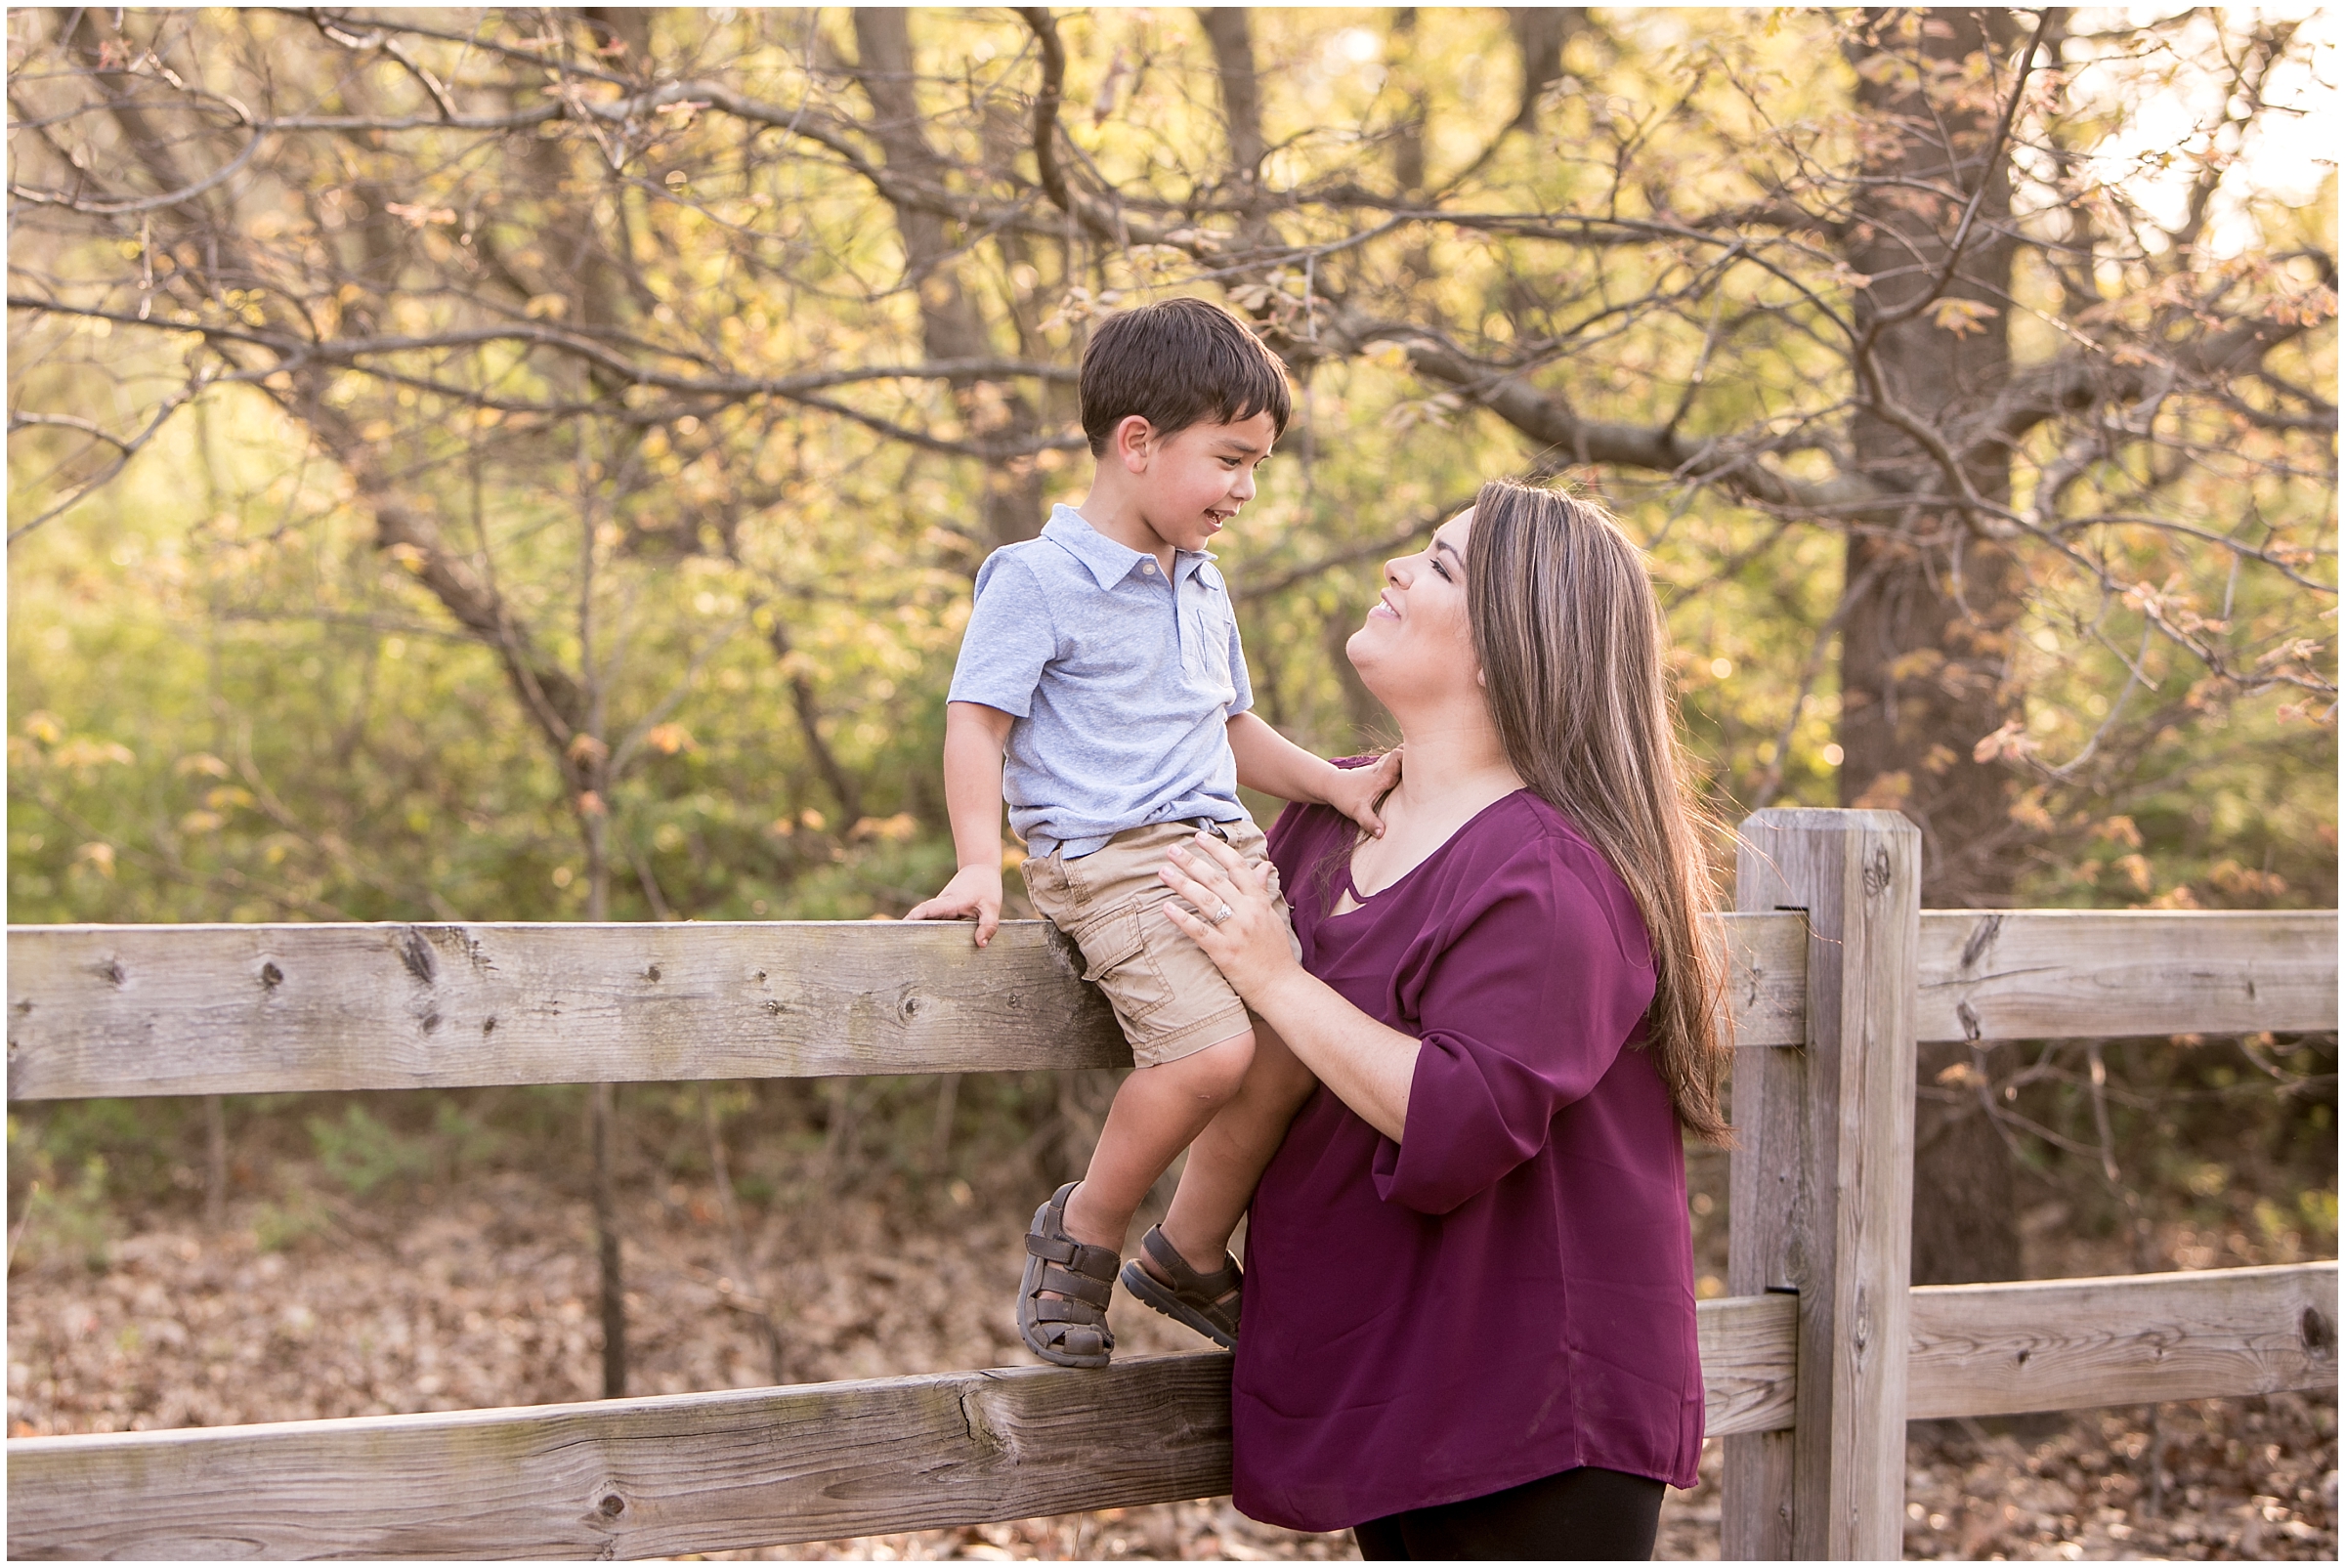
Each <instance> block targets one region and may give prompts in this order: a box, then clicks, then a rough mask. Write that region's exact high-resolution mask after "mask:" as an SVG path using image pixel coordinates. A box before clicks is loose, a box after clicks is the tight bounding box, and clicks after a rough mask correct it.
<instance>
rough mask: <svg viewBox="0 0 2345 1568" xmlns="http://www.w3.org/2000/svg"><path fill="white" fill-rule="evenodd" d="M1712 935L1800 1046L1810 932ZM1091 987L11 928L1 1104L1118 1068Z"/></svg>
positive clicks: (576, 947) (1748, 929)
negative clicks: (4, 1101)
mask: <svg viewBox="0 0 2345 1568" xmlns="http://www.w3.org/2000/svg"><path fill="white" fill-rule="evenodd" d="M1717 923H1718V927H1719V932H1720V938H1721V940H1723V942H1724V944H1725V948H1726V955H1727V975H1728V984H1727V1009H1728V1011H1729V1012H1730V1013H1731V1014H1732V1017H1733V1020H1734V1023H1735V1027H1736V1029H1737V1030H1738V1031H1739V1035H1740V1038H1741V1040H1742V1042H1743V1043H1744V1044H1746V1045H1791V1044H1796V1043H1798V1042H1799V1040H1800V1038H1801V1029H1802V1026H1803V1024H1804V1022H1805V1016H1806V1013H1805V996H1806V983H1807V982H1806V976H1807V954H1806V947H1805V940H1804V939H1805V931H1804V927H1803V926H1802V923H1801V920H1800V917H1799V916H1798V915H1796V914H1769V915H1757V916H1752V915H1726V916H1720V917H1718V922H1717ZM1082 973H1083V960H1082V957H1081V956H1080V954H1077V952H1076V950H1075V946H1074V944H1073V943H1071V942H1069V941H1068V940H1067V939H1066V938H1065V937H1063V936H1061V935H1060V934H1059V933H1058V932H1057V930H1056V929H1054V928H1053V927H1051V926H1049V925H1047V924H1045V923H1044V922H1043V921H1040V920H1009V921H1004V922H1003V923H1002V929H1001V932H1000V934H998V935H997V936H996V937H995V938H994V940H993V942H992V944H991V945H990V946H988V947H987V948H985V949H984V950H983V951H980V950H979V949H977V948H976V947H974V946H973V945H972V944H971V943H970V941H969V928H968V926H967V925H965V924H934V925H931V924H907V923H904V922H901V921H877V920H851V921H802V922H801V921H773V922H757V923H733V922H724V923H718V922H699V921H694V922H684V923H674V924H662V925H652V924H636V925H583V924H576V925H544V924H530V925H520V924H514V925H322V924H321V925H179V926H172V925H103V926H94V925H82V926H62V925H61V926H12V927H11V928H10V929H9V933H8V1094H9V1098H10V1099H12V1100H49V1099H76V1098H88V1097H93V1096H99V1095H140V1094H243V1093H282V1092H286V1091H289V1090H296V1089H407V1088H455V1087H462V1086H468V1085H475V1084H491V1083H580V1082H603V1081H609V1082H634V1081H677V1080H687V1079H742V1078H826V1077H837V1076H847V1075H864V1074H883V1073H982V1072H1007V1071H1017V1070H1021V1069H1028V1068H1078V1067H1120V1066H1121V1067H1129V1066H1130V1064H1131V1053H1130V1050H1129V1049H1128V1048H1127V1047H1126V1045H1125V1044H1124V1039H1123V1036H1122V1034H1121V1033H1120V1032H1119V1031H1118V1030H1117V1028H1116V1021H1115V1017H1114V1015H1113V1014H1112V1013H1111V1012H1110V1011H1109V1010H1108V1007H1107V1003H1106V1002H1105V1001H1104V1000H1102V999H1101V998H1100V996H1099V994H1098V992H1097V991H1095V990H1094V989H1092V988H1091V987H1089V986H1087V985H1085V984H1083V983H1082V980H1081V978H1080V977H1081V975H1082Z"/></svg>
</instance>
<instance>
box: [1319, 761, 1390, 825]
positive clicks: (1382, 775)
mask: <svg viewBox="0 0 2345 1568" xmlns="http://www.w3.org/2000/svg"><path fill="white" fill-rule="evenodd" d="M1398 783H1400V747H1398V746H1394V747H1393V748H1392V749H1391V750H1389V751H1387V752H1386V753H1385V754H1384V755H1383V756H1381V757H1379V758H1377V759H1376V760H1375V761H1374V762H1372V763H1370V764H1369V765H1368V766H1367V767H1365V768H1338V769H1337V770H1336V779H1335V783H1333V784H1329V785H1328V786H1327V803H1328V804H1329V805H1331V806H1333V807H1335V808H1336V810H1338V811H1340V812H1342V813H1343V815H1344V816H1346V817H1349V818H1350V819H1351V820H1352V821H1353V822H1355V823H1358V824H1359V825H1360V826H1362V827H1365V828H1367V829H1368V831H1369V834H1370V835H1371V836H1373V837H1376V838H1382V837H1384V836H1385V820H1384V818H1382V817H1380V816H1378V815H1377V814H1376V803H1377V802H1378V801H1379V800H1381V799H1383V798H1384V796H1385V793H1386V791H1387V790H1389V789H1390V788H1391V787H1392V786H1393V785H1394V784H1398Z"/></svg>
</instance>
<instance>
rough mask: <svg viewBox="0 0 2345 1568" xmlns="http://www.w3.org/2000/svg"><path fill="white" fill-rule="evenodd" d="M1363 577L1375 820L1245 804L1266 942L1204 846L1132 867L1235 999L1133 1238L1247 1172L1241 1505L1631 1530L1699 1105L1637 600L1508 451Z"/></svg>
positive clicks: (1431, 1536) (1458, 1542)
mask: <svg viewBox="0 0 2345 1568" xmlns="http://www.w3.org/2000/svg"><path fill="white" fill-rule="evenodd" d="M1385 575H1386V587H1385V590H1384V592H1383V594H1382V595H1381V596H1380V598H1379V600H1378V603H1377V604H1376V605H1375V606H1374V607H1373V608H1372V609H1371V610H1370V611H1369V613H1368V617H1367V620H1366V622H1365V624H1363V625H1362V626H1361V628H1360V629H1359V631H1357V632H1356V633H1354V634H1353V636H1352V638H1351V641H1350V643H1349V645H1348V649H1347V652H1348V653H1349V655H1350V657H1351V660H1352V663H1353V664H1354V665H1355V666H1356V667H1357V668H1358V670H1359V672H1360V675H1361V678H1362V679H1363V680H1365V681H1366V682H1367V684H1368V687H1369V689H1370V690H1371V691H1372V692H1374V693H1375V694H1376V696H1377V697H1378V699H1381V700H1382V701H1383V702H1384V703H1385V705H1386V707H1387V708H1388V709H1390V711H1391V713H1392V715H1393V717H1394V718H1395V719H1397V720H1398V721H1399V723H1400V729H1401V736H1402V754H1403V757H1404V759H1405V760H1404V763H1403V769H1402V777H1401V782H1400V784H1399V785H1398V786H1397V787H1396V788H1395V789H1394V790H1393V792H1392V793H1391V794H1390V795H1389V796H1388V797H1386V802H1385V804H1384V808H1383V810H1384V817H1385V822H1386V832H1385V836H1384V837H1383V838H1381V839H1371V838H1366V837H1364V836H1363V835H1361V834H1359V833H1358V832H1357V831H1356V829H1355V828H1354V827H1353V826H1352V825H1351V824H1349V823H1348V822H1345V821H1343V819H1341V818H1340V817H1337V816H1335V815H1334V814H1332V813H1329V812H1327V811H1325V810H1323V809H1320V808H1315V807H1312V808H1290V809H1289V811H1288V812H1287V814H1286V815H1285V816H1284V817H1282V818H1281V819H1280V821H1279V824H1278V826H1276V827H1275V828H1274V829H1273V830H1272V832H1271V835H1270V843H1271V852H1272V858H1273V860H1274V862H1275V864H1276V866H1277V868H1278V869H1279V872H1280V873H1281V875H1282V877H1283V878H1284V882H1285V886H1286V887H1287V889H1288V890H1289V891H1290V893H1291V894H1292V895H1293V897H1294V902H1295V911H1294V914H1295V929H1296V932H1297V934H1298V935H1299V936H1300V942H1301V947H1302V958H1301V961H1300V964H1299V963H1298V962H1297V961H1296V960H1295V958H1294V957H1293V955H1292V954H1291V953H1290V950H1289V948H1288V945H1287V941H1286V937H1285V934H1284V927H1283V925H1282V923H1281V922H1280V920H1279V917H1278V912H1277V911H1276V910H1275V908H1274V907H1273V905H1272V902H1271V898H1272V895H1271V894H1270V893H1269V892H1268V890H1267V887H1266V885H1265V884H1266V877H1265V876H1264V875H1262V874H1261V873H1259V872H1256V871H1251V870H1249V869H1246V867H1245V866H1244V863H1243V862H1242V861H1240V860H1239V859H1238V858H1237V857H1235V856H1233V855H1231V854H1230V853H1229V852H1228V851H1227V849H1226V847H1225V846H1222V845H1219V844H1215V843H1212V842H1211V841H1210V840H1203V839H1201V840H1200V841H1199V842H1198V843H1197V845H1196V847H1195V848H1194V849H1191V850H1187V851H1176V852H1175V858H1174V864H1172V866H1169V867H1168V868H1167V869H1166V870H1165V872H1164V875H1165V879H1166V880H1167V882H1169V883H1170V884H1171V885H1172V888H1173V890H1174V891H1175V892H1176V893H1178V894H1179V895H1180V896H1181V898H1182V899H1185V900H1186V901H1187V903H1188V904H1189V905H1190V906H1192V907H1193V908H1194V909H1195V910H1198V911H1211V913H1212V915H1213V917H1214V918H1213V919H1212V920H1211V921H1209V920H1208V919H1206V918H1202V917H1200V916H1199V915H1198V914H1196V913H1192V912H1190V911H1189V910H1184V909H1181V908H1179V907H1178V906H1177V904H1176V903H1168V904H1167V905H1166V906H1165V909H1166V911H1167V914H1168V917H1169V918H1171V919H1172V920H1173V921H1174V922H1175V923H1176V924H1178V925H1179V926H1180V928H1181V929H1182V930H1184V931H1186V932H1187V933H1188V934H1189V935H1190V936H1191V937H1192V938H1194V939H1195V940H1196V942H1197V943H1198V944H1199V946H1201V947H1202V948H1203V949H1204V950H1205V951H1206V953H1207V954H1209V955H1211V956H1212V957H1213V959H1214V961H1215V963H1216V964H1217V965H1218V966H1219V967H1220V968H1221V970H1222V972H1223V973H1224V974H1225V975H1227V976H1228V978H1229V980H1230V983H1231V985H1232V986H1233V988H1234V989H1235V990H1236V991H1237V992H1238V993H1239V995H1240V996H1243V997H1244V998H1245V999H1246V1002H1247V1004H1248V1005H1249V1006H1250V1007H1251V1008H1253V1009H1254V1010H1255V1011H1256V1012H1257V1013H1258V1014H1259V1015H1260V1016H1261V1018H1262V1020H1263V1021H1264V1023H1265V1024H1266V1025H1267V1028H1264V1029H1259V1030H1258V1032H1257V1034H1258V1040H1259V1041H1260V1047H1259V1048H1258V1054H1257V1057H1256V1067H1255V1071H1254V1073H1253V1074H1252V1075H1251V1076H1250V1077H1249V1079H1248V1081H1247V1084H1246V1087H1245V1089H1244V1091H1243V1092H1242V1094H1241V1096H1240V1097H1239V1099H1238V1100H1237V1101H1235V1102H1233V1103H1232V1105H1231V1106H1230V1107H1229V1108H1228V1109H1227V1110H1226V1111H1225V1112H1224V1115H1223V1117H1222V1119H1221V1120H1219V1121H1217V1122H1216V1123H1215V1124H1214V1126H1213V1127H1212V1128H1210V1129H1209V1130H1208V1133H1207V1136H1206V1139H1205V1140H1201V1146H1200V1148H1199V1149H1198V1150H1197V1151H1195V1153H1194V1154H1193V1155H1192V1158H1191V1161H1190V1164H1189V1167H1188V1169H1189V1172H1191V1173H1194V1179H1192V1176H1191V1175H1189V1174H1184V1177H1183V1181H1182V1184H1181V1187H1180V1189H1179V1192H1178V1194H1177V1196H1176V1197H1175V1200H1174V1203H1173V1206H1172V1212H1171V1213H1170V1214H1169V1215H1168V1216H1167V1218H1166V1221H1165V1225H1164V1227H1163V1228H1164V1231H1165V1236H1166V1239H1167V1240H1168V1241H1170V1242H1171V1243H1172V1244H1173V1246H1174V1247H1176V1248H1177V1249H1178V1251H1179V1252H1180V1254H1181V1255H1182V1256H1183V1257H1184V1258H1187V1259H1191V1260H1194V1259H1200V1258H1216V1257H1218V1256H1220V1255H1221V1248H1222V1247H1223V1246H1224V1245H1226V1242H1227V1238H1228V1236H1229V1233H1230V1231H1231V1230H1232V1229H1233V1228H1234V1227H1235V1224H1236V1221H1237V1218H1238V1215H1239V1213H1240V1212H1241V1211H1242V1210H1243V1209H1244V1208H1245V1207H1246V1203H1247V1197H1248V1194H1249V1192H1252V1197H1253V1204H1252V1214H1253V1222H1252V1230H1251V1233H1250V1240H1249V1243H1248V1248H1247V1250H1248V1253H1249V1257H1248V1268H1247V1284H1246V1289H1245V1293H1244V1296H1243V1304H1242V1308H1241V1316H1240V1319H1239V1324H1240V1328H1239V1334H1238V1336H1237V1337H1238V1351H1237V1363H1236V1368H1235V1373H1234V1382H1233V1410H1232V1416H1233V1424H1234V1435H1235V1460H1236V1502H1237V1504H1238V1506H1239V1507H1240V1508H1241V1509H1243V1510H1244V1511H1245V1512H1247V1513H1249V1514H1251V1515H1253V1516H1255V1517H1257V1518H1260V1519H1265V1520H1269V1521H1272V1522H1275V1523H1279V1524H1284V1525H1288V1526H1290V1527H1293V1528H1298V1529H1306V1530H1330V1529H1337V1528H1341V1527H1343V1526H1345V1525H1349V1526H1352V1527H1354V1529H1355V1531H1356V1534H1357V1538H1358V1541H1359V1544H1360V1547H1361V1551H1362V1554H1363V1555H1365V1556H1368V1557H1371V1558H1404V1557H1522V1558H1538V1557H1647V1556H1650V1555H1651V1552H1652V1545H1653V1539H1654V1535H1655V1532H1656V1530H1657V1528H1658V1524H1659V1517H1660V1507H1661V1498H1662V1489H1663V1485H1664V1483H1669V1484H1674V1485H1677V1486H1680V1487H1686V1486H1691V1485H1692V1484H1693V1482H1694V1468H1695V1462H1696V1461H1697V1459H1698V1457H1699V1454H1700V1449H1701V1437H1702V1379H1701V1368H1700V1364H1699V1359H1698V1355H1697V1351H1696V1347H1695V1340H1694V1298H1693V1278H1692V1274H1693V1270H1692V1258H1691V1244H1690V1236H1689V1233H1688V1228H1687V1222H1686V1215H1685V1193H1684V1160H1683V1146H1682V1129H1689V1130H1691V1131H1692V1132H1693V1133H1694V1134H1695V1135H1697V1136H1699V1137H1702V1138H1705V1139H1707V1140H1709V1141H1712V1142H1721V1143H1723V1142H1725V1141H1726V1140H1727V1125H1726V1123H1725V1122H1724V1120H1723V1119H1722V1118H1721V1116H1720V1114H1719V1109H1718V1099H1717V1085H1718V1081H1719V1078H1720V1075H1721V1071H1722V1069H1723V1067H1724V1066H1725V1064H1726V1061H1727V1054H1728V1053H1727V1042H1726V1041H1725V1040H1723V1039H1722V1038H1720V1035H1719V1032H1718V1025H1717V1023H1716V1021H1715V1020H1716V1017H1717V1015H1716V1012H1715V1010H1714V1008H1713V992H1714V990H1715V981H1714V977H1713V973H1712V969H1711V960H1710V959H1709V957H1708V956H1707V954H1706V953H1705V950H1704V947H1703V945H1702V941H1701V938H1700V936H1699V934H1698V932H1697V930H1696V919H1697V916H1698V915H1699V913H1700V911H1702V910H1703V908H1704V907H1705V906H1706V904H1707V902H1708V897H1709V893H1710V888H1709V886H1708V882H1707V875H1706V872H1705V871H1704V869H1703V866H1702V861H1701V854H1700V847H1699V844H1698V841H1697V838H1696V833H1695V828H1694V822H1695V809H1694V808H1693V807H1692V806H1691V805H1690V804H1689V802H1688V799H1687V796H1686V793H1685V790H1684V783H1683V770H1682V768H1681V766H1680V763H1679V760H1678V755H1677V742H1676V739H1675V731H1674V724H1673V712H1672V708H1671V704H1670V699H1669V697H1668V695H1667V690H1666V687H1665V684H1664V679H1663V674H1662V661H1663V651H1664V632H1663V627H1662V623H1661V619H1660V615H1659V613H1658V610H1657V608H1656V606H1655V604H1654V601H1653V596H1652V590H1651V586H1650V583H1649V581H1648V580H1647V578H1646V576H1645V572H1644V569H1643V564H1642V557H1641V556H1640V554H1639V552H1638V550H1637V548H1636V547H1635V545H1633V544H1632V543H1631V542H1630V541H1629V540H1628V538H1627V537H1626V536H1625V535H1624V534H1623V533H1622V532H1621V531H1620V530H1619V529H1618V527H1617V526H1616V525H1614V524H1613V523H1612V521H1611V520H1610V519H1609V518H1607V517H1606V516H1604V514H1603V513H1602V512H1601V511H1600V510H1599V509H1598V508H1596V507H1594V506H1591V505H1588V504H1587V503H1584V502H1581V501H1576V500H1573V499H1571V498H1569V497H1566V496H1563V495H1560V494H1557V493H1555V492H1553V491H1548V490H1542V489H1536V488H1532V487H1527V486H1522V485H1516V484H1512V483H1507V482H1499V483H1494V484H1490V485H1486V486H1484V487H1482V490H1481V492H1480V494H1479V495H1477V496H1476V497H1475V501H1474V505H1473V507H1472V509H1471V511H1468V512H1466V513H1463V514H1461V515H1460V516H1458V517H1456V518H1453V519H1451V520H1450V521H1449V522H1448V523H1446V524H1444V525H1443V526H1442V527H1441V528H1440V530H1437V531H1436V532H1435V534H1434V535H1433V540H1432V543H1431V544H1430V546H1429V547H1428V549H1427V550H1426V551H1425V552H1424V553H1423V554H1420V555H1413V556H1404V557H1402V558H1400V559H1398V560H1395V561H1393V562H1391V563H1390V564H1389V565H1388V566H1387V567H1386V573H1385ZM1314 1081H1315V1084H1316V1086H1315V1087H1314ZM1306 1096H1307V1103H1306V1101H1305V1097H1306ZM1299 1104H1300V1106H1301V1109H1300V1114H1297V1113H1296V1111H1295V1108H1296V1107H1297V1106H1298V1105H1299ZM1289 1116H1292V1117H1293V1122H1292V1125H1291V1126H1289V1127H1288V1128H1287V1131H1286V1136H1285V1141H1284V1143H1283V1144H1280V1143H1278V1141H1277V1137H1276V1128H1277V1126H1278V1125H1280V1124H1282V1123H1285V1121H1286V1119H1287V1118H1288V1117H1289ZM1250 1148H1251V1149H1257V1150H1264V1151H1266V1150H1268V1149H1271V1148H1275V1150H1276V1152H1275V1154H1274V1155H1270V1156H1267V1167H1266V1168H1264V1167H1263V1160H1264V1158H1265V1156H1264V1155H1261V1154H1258V1155H1256V1156H1254V1157H1253V1162H1254V1163H1253V1166H1252V1168H1248V1167H1247V1165H1246V1157H1245V1155H1244V1151H1245V1150H1247V1149H1250ZM1256 1172H1259V1178H1260V1179H1259V1187H1258V1190H1255V1182H1254V1176H1255V1174H1256Z"/></svg>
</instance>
